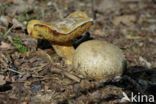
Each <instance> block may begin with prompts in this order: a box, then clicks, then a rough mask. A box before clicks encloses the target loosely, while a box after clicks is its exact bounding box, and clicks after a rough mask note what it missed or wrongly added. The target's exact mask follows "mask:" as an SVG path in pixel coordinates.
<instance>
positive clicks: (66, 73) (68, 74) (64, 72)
mask: <svg viewBox="0 0 156 104" xmlns="http://www.w3.org/2000/svg"><path fill="white" fill-rule="evenodd" d="M51 71H52V72H54V73H57V74H63V75H65V76H66V77H67V78H69V79H71V80H74V81H76V82H80V80H81V79H80V78H79V77H77V76H75V75H73V74H71V73H69V72H67V71H64V70H61V69H59V68H56V67H55V68H54V67H52V68H51Z"/></svg>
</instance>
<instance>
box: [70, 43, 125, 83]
mask: <svg viewBox="0 0 156 104" xmlns="http://www.w3.org/2000/svg"><path fill="white" fill-rule="evenodd" d="M124 63H125V58H124V55H123V53H122V51H121V49H119V48H118V47H117V46H115V45H113V44H111V43H108V42H106V41H102V40H90V41H86V42H84V43H82V44H80V45H79V46H78V48H77V49H76V51H75V54H74V57H73V69H75V71H77V72H79V73H80V74H82V75H83V76H85V77H87V78H91V79H96V80H101V79H102V80H103V81H106V80H109V79H112V78H114V77H116V76H120V75H122V73H123V70H124V65H125V64H124Z"/></svg>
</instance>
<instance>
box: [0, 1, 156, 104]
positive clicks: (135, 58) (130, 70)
mask: <svg viewBox="0 0 156 104" xmlns="http://www.w3.org/2000/svg"><path fill="white" fill-rule="evenodd" d="M76 10H81V11H85V12H86V13H87V14H88V15H89V16H90V17H92V18H93V19H94V26H92V28H91V29H90V30H89V33H90V35H91V37H92V38H94V39H103V40H106V41H108V42H111V43H113V44H115V45H116V46H118V47H119V48H121V49H122V50H123V52H124V55H125V57H126V60H127V72H125V73H124V74H123V76H121V78H120V80H118V79H115V80H111V81H108V82H103V81H94V80H90V79H86V78H82V75H79V74H76V73H75V72H73V71H72V68H71V67H70V66H67V65H66V64H65V63H64V60H63V59H62V58H60V57H59V56H58V55H57V54H56V53H55V52H54V50H53V49H52V47H51V45H50V43H49V42H47V41H43V40H36V39H33V38H31V37H30V36H29V35H28V33H27V28H26V26H27V23H28V21H30V20H32V19H38V20H42V21H45V22H49V23H50V22H52V21H56V20H58V19H63V18H64V17H66V16H67V15H68V14H70V13H71V12H73V11H76ZM15 42H17V44H15ZM155 67H156V1H155V0H0V104H121V103H123V104H125V103H128V101H126V100H124V99H123V92H125V93H126V94H128V96H130V93H131V92H135V93H138V92H140V93H141V94H149V95H156V91H155V90H154V89H155V88H156V68H155Z"/></svg>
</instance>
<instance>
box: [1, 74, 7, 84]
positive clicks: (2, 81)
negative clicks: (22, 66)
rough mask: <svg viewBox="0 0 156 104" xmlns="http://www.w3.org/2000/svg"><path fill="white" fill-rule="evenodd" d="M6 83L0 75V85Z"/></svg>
mask: <svg viewBox="0 0 156 104" xmlns="http://www.w3.org/2000/svg"><path fill="white" fill-rule="evenodd" d="M5 83H6V81H5V80H4V76H3V75H0V85H4V84H5Z"/></svg>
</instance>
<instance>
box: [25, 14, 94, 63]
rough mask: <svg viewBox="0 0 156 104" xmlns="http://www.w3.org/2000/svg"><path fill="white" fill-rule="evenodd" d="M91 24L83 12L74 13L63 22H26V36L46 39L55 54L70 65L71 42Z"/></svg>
mask: <svg viewBox="0 0 156 104" xmlns="http://www.w3.org/2000/svg"><path fill="white" fill-rule="evenodd" d="M92 24H93V19H92V18H90V17H88V16H87V15H86V13H85V12H81V11H76V12H73V13H71V14H70V15H69V16H67V17H66V18H64V20H63V21H56V22H53V23H51V24H48V23H45V22H42V21H39V20H31V21H30V22H28V25H27V31H28V34H29V35H30V36H32V37H34V38H36V39H46V40H49V41H51V42H52V47H53V48H54V50H55V51H56V53H57V54H58V55H59V56H60V57H63V58H64V59H65V62H66V63H67V64H71V63H72V58H73V55H74V51H75V49H74V48H73V46H72V43H71V40H72V39H74V38H76V37H79V36H81V35H82V34H83V33H84V32H86V31H87V30H88V29H89V28H90V27H91V25H92Z"/></svg>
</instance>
